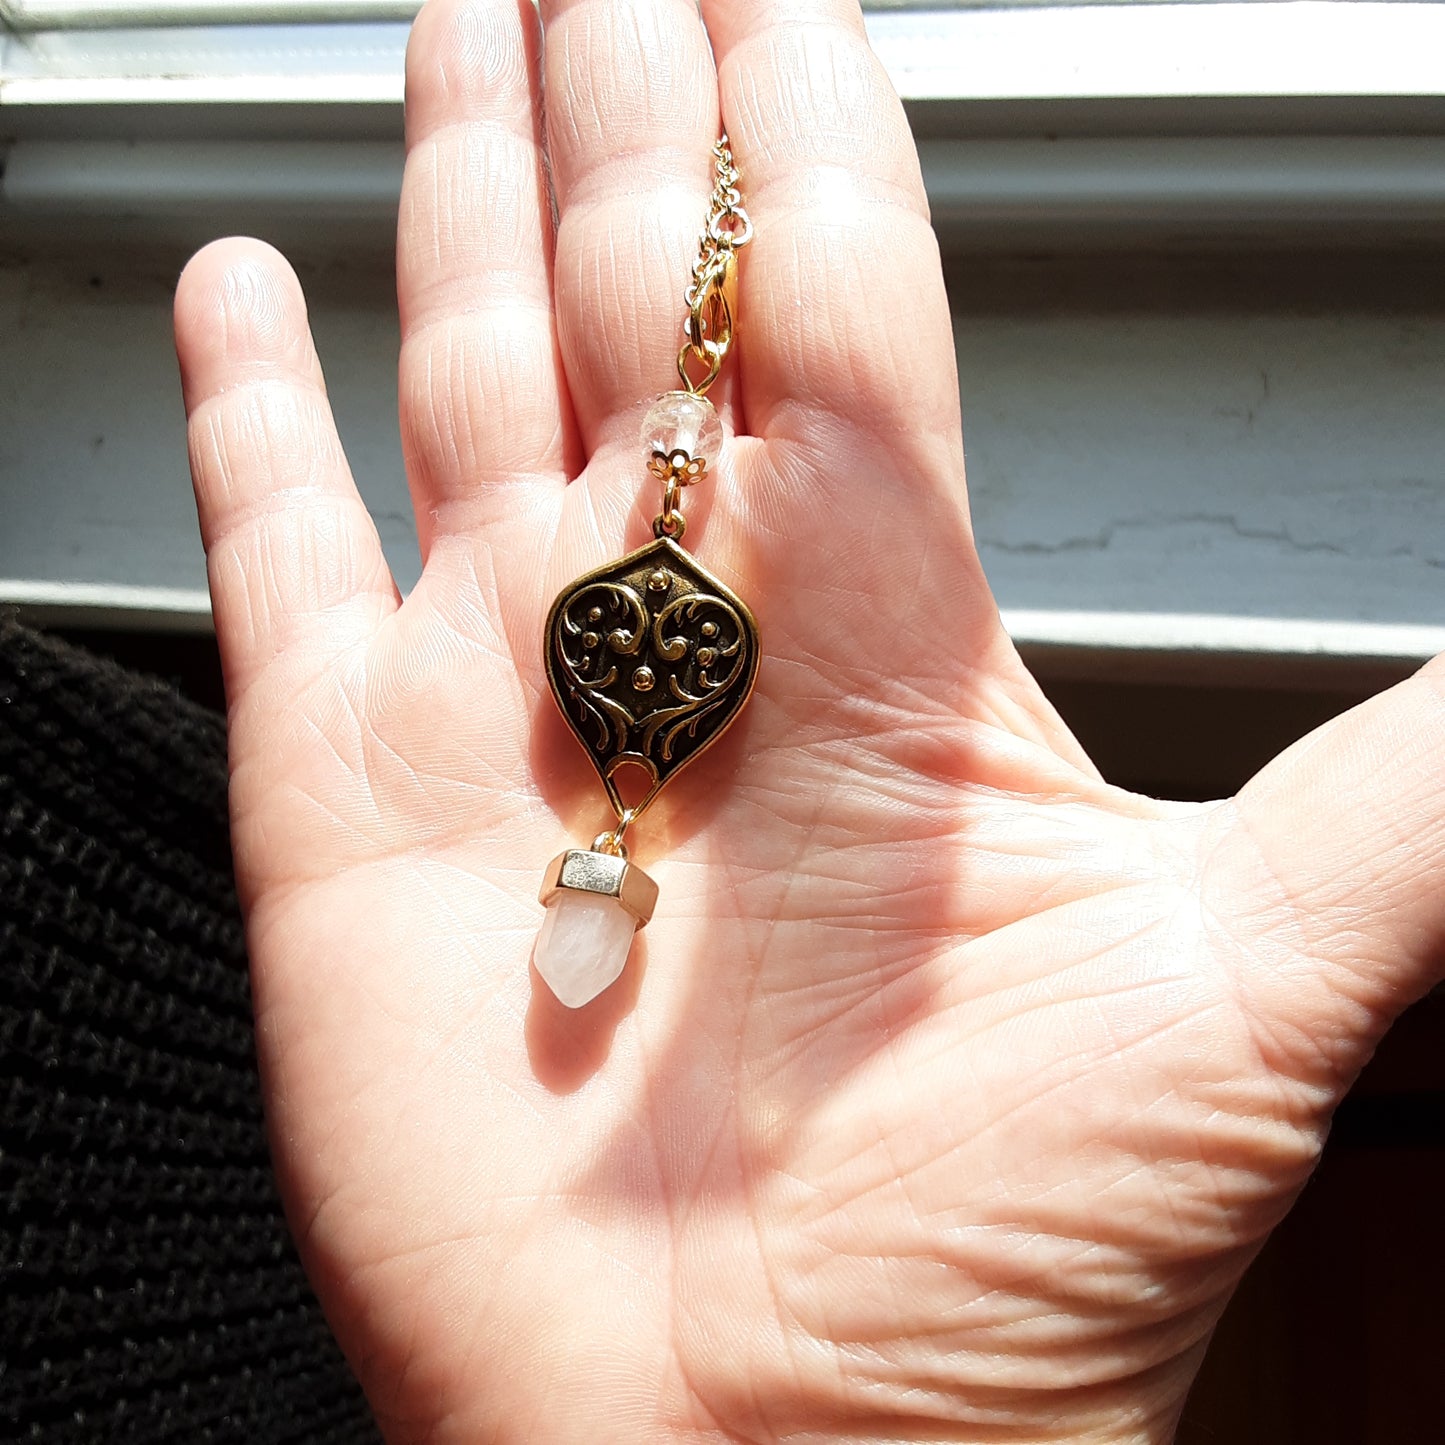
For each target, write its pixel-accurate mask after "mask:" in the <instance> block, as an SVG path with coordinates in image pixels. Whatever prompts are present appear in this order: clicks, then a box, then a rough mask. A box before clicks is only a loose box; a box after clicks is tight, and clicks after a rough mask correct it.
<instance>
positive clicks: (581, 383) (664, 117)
mask: <svg viewBox="0 0 1445 1445" xmlns="http://www.w3.org/2000/svg"><path fill="white" fill-rule="evenodd" d="M542 17H543V22H544V24H545V26H546V44H545V50H544V64H545V84H544V96H545V105H546V118H547V142H548V150H549V154H550V157H551V162H552V174H553V184H554V186H555V189H556V195H557V205H558V212H559V228H558V233H557V263H556V305H557V328H558V335H559V338H560V341H561V348H562V357H563V365H564V367H565V370H566V375H567V384H568V389H569V392H570V394H571V397H572V401H573V407H574V410H575V413H576V417H577V421H578V425H579V427H580V430H581V434H582V440H583V445H584V447H585V449H586V451H587V453H588V454H589V455H592V454H594V453H596V452H597V451H598V450H599V449H600V448H602V447H605V446H611V445H625V446H627V447H635V445H636V430H637V425H638V422H639V421H640V410H639V409H640V405H641V403H643V402H646V401H649V400H651V398H653V397H654V396H656V395H657V393H658V392H660V391H666V390H669V389H670V388H673V387H675V386H677V385H678V382H677V378H676V370H675V366H676V359H677V350H678V347H679V345H680V344H681V341H682V308H683V301H682V296H683V291H684V290H685V288H686V286H687V283H688V281H689V279H690V275H691V269H692V262H693V259H694V252H695V250H696V246H697V237H698V232H699V231H700V229H701V226H702V222H703V220H704V219H705V217H706V215H707V204H708V195H709V192H710V190H711V183H712V165H711V151H712V146H713V142H714V141H715V140H716V139H717V130H718V103H717V76H716V72H715V71H714V68H713V62H712V53H711V51H710V50H709V48H708V42H707V35H706V32H705V31H704V29H703V27H702V21H701V20H700V18H699V16H698V13H697V7H696V5H695V3H694V0H640V3H630V4H625V5H624V4H617V3H615V0H543V3H542Z"/></svg>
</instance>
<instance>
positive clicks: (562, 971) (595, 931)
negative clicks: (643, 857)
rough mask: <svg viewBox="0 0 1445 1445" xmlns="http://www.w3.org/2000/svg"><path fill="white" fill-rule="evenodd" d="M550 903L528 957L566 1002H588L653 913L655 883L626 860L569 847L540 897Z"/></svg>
mask: <svg viewBox="0 0 1445 1445" xmlns="http://www.w3.org/2000/svg"><path fill="white" fill-rule="evenodd" d="M539 896H540V898H541V901H542V903H543V905H544V906H545V907H546V909H547V916H546V917H545V918H544V919H543V920H542V931H541V932H540V933H539V934H538V935H537V945H536V947H535V949H534V950H533V952H532V962H533V963H534V964H535V965H536V968H537V972H538V973H539V974H541V975H542V979H543V981H544V982H545V983H546V985H547V987H548V988H550V989H551V990H552V992H553V993H554V994H556V995H557V998H558V999H559V1000H560V1001H561V1002H562V1003H564V1004H566V1005H567V1007H568V1008H581V1007H582V1006H583V1005H584V1004H589V1003H591V1002H592V1000H593V999H594V998H596V997H597V995H598V994H599V993H601V992H602V990H603V989H605V988H607V987H608V985H609V984H612V983H615V982H616V981H617V978H618V976H619V975H620V974H621V972H622V970H623V968H624V967H625V966H626V964H627V955H628V953H629V952H630V951H631V948H632V935H633V934H634V933H635V932H636V931H637V930H638V929H639V928H641V927H642V926H643V924H645V923H646V922H647V921H648V919H649V918H651V917H652V910H653V908H654V907H655V906H656V904H657V884H656V883H654V882H653V881H652V879H651V878H649V877H648V876H647V874H646V873H644V872H643V871H642V869H640V868H636V867H634V866H633V865H632V864H631V863H629V862H628V861H627V860H626V858H623V857H620V856H618V855H616V854H613V853H599V852H596V851H594V850H593V849H590V848H569V849H568V850H567V852H565V853H563V854H561V855H560V856H559V857H557V858H554V859H553V860H552V864H551V867H549V868H548V869H547V874H546V877H545V878H544V879H543V880H542V891H541V894H540V895H539Z"/></svg>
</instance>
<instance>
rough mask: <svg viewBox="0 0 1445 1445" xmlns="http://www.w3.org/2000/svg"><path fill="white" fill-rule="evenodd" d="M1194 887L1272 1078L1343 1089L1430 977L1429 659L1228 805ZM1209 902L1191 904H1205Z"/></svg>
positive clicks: (1432, 748) (1433, 925)
mask: <svg viewBox="0 0 1445 1445" xmlns="http://www.w3.org/2000/svg"><path fill="white" fill-rule="evenodd" d="M1234 816H1235V817H1236V818H1237V822H1236V825H1235V827H1234V829H1233V830H1232V832H1231V833H1230V834H1229V835H1227V837H1226V839H1225V842H1224V843H1223V844H1222V845H1221V846H1220V847H1219V848H1218V850H1217V853H1216V856H1215V858H1214V860H1213V862H1212V865H1211V869H1210V874H1209V876H1210V877H1211V878H1212V879H1213V880H1214V881H1215V883H1216V885H1217V886H1216V889H1215V890H1214V891H1215V893H1216V894H1217V896H1218V897H1219V898H1220V899H1233V900H1238V901H1234V902H1229V903H1221V904H1219V905H1218V907H1219V911H1220V913H1221V915H1222V916H1223V917H1224V918H1225V919H1227V920H1228V919H1232V920H1235V921H1236V922H1237V923H1238V932H1239V933H1240V935H1241V936H1257V937H1259V938H1262V939H1263V940H1264V942H1263V944H1262V946H1260V947H1258V948H1256V949H1254V950H1252V951H1251V952H1250V953H1249V954H1248V955H1246V956H1244V957H1243V958H1242V959H1241V963H1240V974H1241V977H1242V979H1243V982H1244V986H1245V989H1246V999H1247V1001H1249V1002H1250V1003H1251V1005H1252V1007H1253V1008H1254V1010H1255V1013H1256V1016H1257V1017H1258V1018H1259V1020H1260V1021H1261V1022H1262V1025H1263V1028H1264V1031H1265V1037H1266V1043H1267V1047H1268V1048H1269V1049H1270V1050H1271V1051H1272V1052H1273V1053H1275V1054H1276V1055H1277V1056H1278V1057H1277V1059H1276V1062H1278V1063H1279V1065H1280V1066H1281V1067H1284V1068H1289V1069H1292V1070H1295V1071H1304V1072H1306V1073H1309V1074H1311V1075H1314V1074H1318V1075H1320V1076H1321V1077H1322V1078H1323V1080H1324V1081H1325V1082H1332V1081H1336V1080H1339V1081H1348V1079H1350V1078H1352V1077H1353V1074H1354V1072H1355V1071H1356V1070H1357V1069H1358V1068H1359V1067H1360V1066H1361V1065H1362V1064H1363V1062H1364V1060H1365V1059H1366V1058H1367V1057H1368V1056H1369V1051H1370V1049H1372V1048H1373V1046H1374V1043H1375V1041H1376V1040H1377V1039H1378V1037H1379V1035H1380V1034H1381V1032H1383V1030H1384V1029H1385V1027H1386V1026H1387V1025H1388V1024H1389V1023H1390V1022H1391V1020H1393V1019H1394V1018H1395V1016H1396V1015H1397V1014H1399V1013H1400V1012H1401V1011H1402V1010H1403V1009H1404V1008H1406V1007H1407V1006H1408V1005H1409V1004H1410V1003H1412V1002H1414V1000H1415V999H1417V998H1418V997H1419V996H1420V995H1421V994H1422V993H1424V992H1425V991H1426V990H1427V989H1429V988H1430V987H1431V986H1432V985H1433V984H1434V983H1436V982H1438V981H1439V978H1440V976H1441V973H1442V968H1445V886H1442V883H1445V657H1442V658H1437V659H1436V660H1435V661H1434V662H1433V663H1431V664H1429V665H1428V666H1427V667H1425V668H1424V669H1422V670H1421V671H1420V672H1419V673H1417V674H1416V675H1415V676H1414V677H1412V678H1410V679H1409V680H1408V681H1406V682H1403V683H1401V684H1400V685H1399V686H1397V687H1394V688H1392V689H1390V690H1389V691H1388V692H1385V693H1382V694H1380V696H1378V697H1376V698H1372V699H1371V700H1370V701H1369V702H1367V703H1364V704H1363V705H1361V706H1360V707H1357V708H1354V709H1353V710H1352V711H1350V712H1348V713H1346V714H1344V715H1343V716H1342V717H1339V718H1336V719H1335V720H1334V721H1333V722H1332V723H1329V724H1327V725H1326V726H1325V727H1323V728H1321V729H1319V730H1318V731H1317V732H1315V733H1313V734H1311V735H1310V736H1309V737H1307V738H1305V739H1304V740H1303V741H1302V742H1300V743H1297V744H1296V745H1295V746H1294V747H1292V748H1291V749H1289V750H1288V751H1287V752H1285V753H1284V754H1283V755H1282V756H1280V757H1279V758H1277V759H1276V760H1275V761H1274V762H1273V763H1271V764H1270V765H1269V767H1267V768H1266V769H1264V771H1263V772H1261V773H1260V774H1259V776H1258V777H1256V778H1255V779H1254V780H1253V781H1252V782H1251V783H1250V784H1249V785H1248V786H1247V787H1246V788H1245V789H1244V790H1243V791H1242V792H1241V793H1240V795H1239V798H1238V799H1237V801H1236V804H1235V815H1234ZM1209 901H1210V899H1209V898H1206V902H1209Z"/></svg>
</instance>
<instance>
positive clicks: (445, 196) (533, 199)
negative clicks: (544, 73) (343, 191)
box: [397, 0, 579, 558]
mask: <svg viewBox="0 0 1445 1445" xmlns="http://www.w3.org/2000/svg"><path fill="white" fill-rule="evenodd" d="M539 48H540V33H539V29H538V24H537V17H536V12H535V8H534V6H533V5H532V4H531V3H529V0H433V3H431V4H429V5H427V6H426V7H425V8H424V9H423V10H422V12H421V14H420V16H419V17H418V18H417V21H416V24H415V26H414V27H413V29H412V33H411V39H410V42H409V44H408V46H407V63H406V71H407V80H406V94H407V112H406V128H407V145H408V152H407V162H406V173H405V179H404V181H403V184H402V196H401V211H400V218H399V224H398V231H397V293H398V300H399V304H400V309H401V324H402V350H401V424H402V439H403V446H404V450H405V453H406V459H407V472H408V476H409V478H410V481H411V486H412V493H413V500H414V503H415V507H416V514H417V532H418V537H419V539H420V541H421V546H422V555H423V558H425V557H426V556H427V554H428V553H429V552H430V549H431V544H432V540H433V538H434V537H435V536H436V535H437V534H438V533H448V532H460V533H469V534H470V533H475V532H476V531H477V529H478V528H479V527H482V526H484V525H486V524H488V523H489V522H490V521H495V520H497V519H498V518H500V519H502V520H504V521H506V520H510V519H514V518H515V517H516V516H517V514H518V513H519V512H520V511H524V510H525V509H526V506H527V503H528V501H529V500H530V501H533V502H535V500H536V496H537V493H539V492H541V493H546V492H556V493H560V491H561V488H562V485H563V483H564V482H565V481H566V477H567V474H568V470H569V468H572V467H576V466H577V465H578V464H579V463H578V458H577V456H576V444H575V440H574V428H573V424H572V421H571V416H570V410H569V403H568V401H567V397H566V394H565V386H564V383H563V380H562V371H561V364H560V361H559V358H558V353H557V345H556V337H555V331H554V326H553V319H552V304H551V295H552V234H551V232H552V223H551V213H550V202H549V200H548V192H547V181H546V174H545V168H544V165H543V159H542V138H541V118H540V75H539V65H540V60H539ZM519 490H520V491H521V495H520V496H519V495H518V493H519Z"/></svg>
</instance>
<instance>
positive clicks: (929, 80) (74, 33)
mask: <svg viewBox="0 0 1445 1445" xmlns="http://www.w3.org/2000/svg"><path fill="white" fill-rule="evenodd" d="M87 8H93V7H87ZM146 8H148V9H149V8H153V7H146ZM193 8H194V7H193ZM117 13H120V12H119V11H118V12H117ZM298 13H302V12H298ZM366 13H368V14H371V13H374V7H369V8H368V10H367V12H366ZM388 13H390V12H388ZM149 18H154V17H149ZM867 23H868V33H869V36H870V38H871V40H872V42H873V45H874V47H875V48H876V49H877V51H878V54H879V56H880V57H881V59H882V60H883V62H884V64H885V65H886V66H887V67H888V71H889V74H890V75H891V76H892V79H893V82H894V85H895V86H896V87H897V89H898V92H899V94H900V95H902V96H903V97H904V98H905V99H906V100H915V101H929V100H944V99H946V100H957V99H973V100H1025V99H1046V100H1088V99H1101V98H1109V99H1118V98H1121V97H1123V98H1127V97H1136V98H1146V97H1161V96H1176V97H1188V98H1198V97H1207V96H1260V97H1266V96H1268V97H1277V96H1292V95H1293V96H1320V95H1339V96H1421V95H1440V94H1445V7H1442V6H1440V5H1437V4H1417V3H1395V0H1294V3H1275V0H1246V3H1228V0H1225V3H1219V4H1207V5H1191V4H1162V5H1147V4H1122V5H1080V6H1072V7H1069V6H1028V5H1026V6H1002V7H998V8H962V9H951V8H940V9H938V10H933V11H928V10H924V11H920V10H916V9H913V8H912V7H910V8H908V9H899V10H895V9H889V10H881V11H875V12H873V13H871V14H869V15H868V17H867ZM238 29H243V33H242V34H241V35H238V36H236V37H233V38H232V40H231V41H230V43H229V44H218V42H217V36H216V34H215V33H214V32H212V31H210V30H208V29H207V28H206V27H204V26H201V25H191V26H189V27H187V26H180V27H176V28H172V29H165V30H152V29H143V28H136V29H132V30H130V31H126V30H122V29H110V30H88V29H78V30H39V31H32V32H31V33H30V34H29V35H26V36H23V37H21V38H20V39H17V40H14V41H11V42H9V43H8V44H5V46H4V49H3V51H0V103H4V104H7V105H57V104H90V105H94V104H105V103H117V102H119V103H125V104H165V103H175V102H184V101H193V100H199V101H203V102H207V103H218V102H220V103H225V102H242V103H255V102H261V103H276V102H281V101H294V102H307V103H310V102H316V101H332V102H346V101H349V102H357V103H362V104H368V105H382V106H387V105H390V106H395V105H398V104H399V103H400V101H401V86H402V76H401V61H402V54H403V51H404V49H405V42H406V29H407V27H406V24H405V22H401V21H397V22H393V23H390V24H387V23H370V22H368V23H355V24H351V25H342V26H336V25H325V24H312V25H282V26H264V25H259V26H246V27H243V28H241V27H238Z"/></svg>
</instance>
